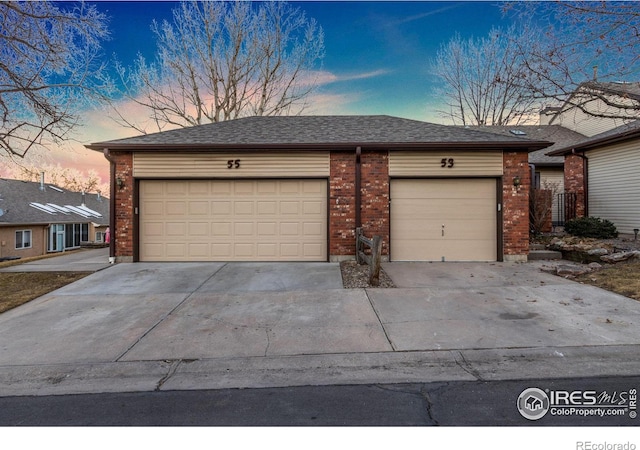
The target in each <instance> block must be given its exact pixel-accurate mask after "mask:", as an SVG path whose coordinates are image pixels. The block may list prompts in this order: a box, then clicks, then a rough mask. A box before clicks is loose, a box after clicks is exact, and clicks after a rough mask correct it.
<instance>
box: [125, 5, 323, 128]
mask: <svg viewBox="0 0 640 450" xmlns="http://www.w3.org/2000/svg"><path fill="white" fill-rule="evenodd" d="M151 29H152V31H153V33H154V34H155V37H156V39H157V53H156V58H155V61H153V62H147V61H146V60H145V58H144V57H142V56H138V59H137V61H136V63H135V65H134V67H133V68H132V69H131V70H126V69H125V68H124V67H123V66H119V74H120V78H121V81H122V84H123V86H125V91H124V96H125V97H126V98H127V99H129V100H130V101H133V102H135V104H137V105H138V106H141V107H143V108H144V109H145V110H147V111H148V113H149V121H150V122H151V124H152V125H154V126H155V127H156V128H157V129H158V130H162V129H164V128H166V127H176V126H179V127H187V126H193V125H199V124H202V123H208V122H219V121H223V120H229V119H235V118H238V117H242V116H247V115H282V114H289V113H292V112H298V111H299V110H301V108H303V107H304V101H305V97H307V96H308V94H309V93H310V92H311V91H312V89H313V88H314V87H315V84H316V83H315V80H314V79H313V77H312V76H311V74H312V69H313V68H314V65H315V64H316V63H317V62H318V61H319V60H320V59H321V58H322V57H323V55H324V35H323V31H322V29H321V28H320V27H319V26H318V25H317V24H316V22H315V20H313V19H307V18H306V16H305V14H304V13H303V12H302V11H300V10H299V9H297V8H293V7H292V6H290V5H289V4H287V3H284V2H281V1H268V2H259V3H253V2H244V1H239V0H236V1H234V2H218V1H215V2H213V1H206V2H195V1H187V2H183V3H181V4H180V6H179V7H178V8H177V9H175V10H174V11H173V21H172V23H170V22H168V21H163V22H162V23H161V24H159V23H157V22H155V21H154V22H153V25H152V27H151ZM115 110H116V114H117V120H118V122H120V123H121V124H123V125H124V126H127V127H131V128H134V129H136V130H137V131H139V132H142V133H145V132H147V127H148V125H149V123H148V122H149V121H147V123H144V122H140V121H139V120H136V119H138V118H132V117H127V114H126V113H125V112H123V111H121V110H119V109H118V108H117V107H116V108H115Z"/></svg>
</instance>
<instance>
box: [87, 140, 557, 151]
mask: <svg viewBox="0 0 640 450" xmlns="http://www.w3.org/2000/svg"><path fill="white" fill-rule="evenodd" d="M551 145H553V143H552V142H547V141H518V142H514V141H512V142H500V141H488V142H473V141H472V142H465V141H459V142H442V141H437V142H341V143H324V144H322V143H276V144H255V143H254V144H124V143H110V142H98V143H94V144H89V145H86V146H85V147H87V148H88V149H90V150H94V151H99V152H103V151H104V150H106V149H108V150H110V151H125V152H141V153H142V152H175V151H191V152H223V151H229V150H236V151H237V150H241V151H277V150H289V151H295V150H308V151H326V150H333V151H352V150H354V149H355V148H356V147H360V148H362V149H363V150H367V149H371V150H382V149H384V150H407V149H408V150H411V149H424V148H435V149H451V148H461V147H465V148H473V149H492V150H509V151H523V152H531V151H536V150H541V149H543V148H547V147H550V146H551Z"/></svg>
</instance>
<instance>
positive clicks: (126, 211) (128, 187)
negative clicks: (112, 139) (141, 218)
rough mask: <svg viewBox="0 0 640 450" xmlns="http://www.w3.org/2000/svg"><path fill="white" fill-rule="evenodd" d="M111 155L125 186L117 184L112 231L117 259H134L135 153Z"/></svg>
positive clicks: (127, 260) (120, 260)
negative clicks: (120, 186)
mask: <svg viewBox="0 0 640 450" xmlns="http://www.w3.org/2000/svg"><path fill="white" fill-rule="evenodd" d="M111 156H112V157H113V159H114V160H115V165H116V166H115V175H116V180H117V179H118V178H121V179H122V180H123V181H124V187H123V188H122V189H120V188H119V187H118V186H117V185H116V187H115V190H116V199H115V206H116V210H115V211H112V212H111V214H115V222H116V223H115V227H116V229H115V230H112V231H111V236H112V237H113V236H115V246H116V260H117V261H118V262H131V261H133V220H134V215H133V188H134V180H133V155H132V154H131V153H125V152H112V153H111Z"/></svg>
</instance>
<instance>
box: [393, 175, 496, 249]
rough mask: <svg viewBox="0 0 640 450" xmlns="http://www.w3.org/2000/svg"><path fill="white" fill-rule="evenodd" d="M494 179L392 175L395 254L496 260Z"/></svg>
mask: <svg viewBox="0 0 640 450" xmlns="http://www.w3.org/2000/svg"><path fill="white" fill-rule="evenodd" d="M496 209H497V201H496V180H495V179H490V178H487V179H422V180H409V179H406V180H405V179H396V180H392V181H391V259H392V260H394V261H496V259H497V258H496V255H497V228H496V224H497V212H496Z"/></svg>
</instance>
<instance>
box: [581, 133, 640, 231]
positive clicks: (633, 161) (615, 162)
mask: <svg viewBox="0 0 640 450" xmlns="http://www.w3.org/2000/svg"><path fill="white" fill-rule="evenodd" d="M587 157H588V158H589V163H588V172H589V173H588V180H589V193H588V195H589V215H591V216H594V217H600V218H602V219H608V220H610V221H612V222H613V223H614V224H615V225H616V227H617V228H618V231H619V232H620V233H625V234H632V233H633V229H634V228H640V175H639V174H640V142H638V141H637V140H636V141H635V142H631V143H629V142H626V143H623V144H618V145H614V146H610V147H607V148H604V149H601V150H594V151H590V152H587Z"/></svg>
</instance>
